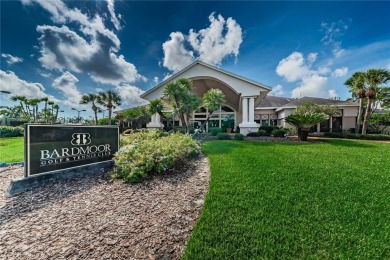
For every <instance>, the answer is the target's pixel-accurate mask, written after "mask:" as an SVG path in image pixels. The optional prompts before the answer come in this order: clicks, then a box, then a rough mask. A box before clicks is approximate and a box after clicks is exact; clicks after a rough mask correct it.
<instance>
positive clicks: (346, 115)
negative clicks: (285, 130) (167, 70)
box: [141, 61, 358, 135]
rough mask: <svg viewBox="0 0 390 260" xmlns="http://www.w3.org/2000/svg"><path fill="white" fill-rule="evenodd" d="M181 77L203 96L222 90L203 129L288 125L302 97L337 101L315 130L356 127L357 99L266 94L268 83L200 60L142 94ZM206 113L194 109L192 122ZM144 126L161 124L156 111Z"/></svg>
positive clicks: (153, 95)
mask: <svg viewBox="0 0 390 260" xmlns="http://www.w3.org/2000/svg"><path fill="white" fill-rule="evenodd" d="M180 78H188V79H191V80H192V82H193V86H194V91H195V92H196V94H197V95H198V96H199V97H202V96H203V94H204V93H206V92H207V91H208V90H210V89H212V88H215V89H220V90H221V91H222V92H223V93H224V94H225V99H226V103H225V104H224V105H223V106H221V108H220V109H219V111H215V112H214V113H213V114H212V117H211V119H210V121H209V122H208V125H207V126H206V129H205V130H206V131H207V130H208V129H209V128H210V127H220V128H223V129H230V128H232V129H236V127H237V126H238V127H239V129H240V133H242V134H244V135H247V134H248V133H250V132H257V131H258V129H259V127H260V126H264V125H280V126H283V127H290V126H289V125H288V124H287V123H286V122H285V121H284V119H285V117H287V116H288V115H290V114H291V113H292V111H293V110H294V109H295V108H296V107H297V106H299V105H300V104H302V103H303V102H305V101H310V102H314V103H316V104H319V105H322V104H329V105H336V106H337V107H338V108H339V113H338V115H337V116H334V117H332V118H330V119H329V120H328V122H323V123H321V124H319V125H318V132H323V131H322V130H324V131H325V130H328V131H329V130H330V129H336V128H337V129H338V130H348V129H349V128H354V127H355V122H356V116H357V110H358V105H357V104H356V103H352V102H345V101H339V100H330V99H321V98H309V97H304V98H300V99H291V98H282V97H273V96H267V95H268V93H269V92H270V91H271V87H269V86H267V85H265V84H262V83H258V82H255V81H253V80H250V79H247V78H244V77H241V76H239V75H236V74H233V73H231V72H228V71H225V70H222V69H220V68H217V67H215V66H212V65H209V64H206V63H204V62H201V61H195V62H193V63H192V64H190V65H189V66H187V67H186V68H184V69H183V70H181V71H179V72H178V73H176V74H174V75H172V76H171V77H170V78H168V79H167V80H165V81H163V82H161V83H160V84H158V85H157V86H155V87H153V88H152V89H150V90H149V91H147V92H145V93H144V94H142V95H141V98H143V99H146V100H148V101H151V100H154V99H158V98H161V97H162V95H163V91H164V88H165V86H166V84H167V83H169V82H172V81H175V80H178V79H180ZM207 115H208V111H207V110H206V109H204V108H201V109H200V111H198V112H194V113H193V116H192V121H193V123H194V125H195V126H197V125H198V126H200V125H201V124H202V123H203V122H204V121H205V120H206V118H207ZM326 126H327V127H326ZM147 127H148V128H162V127H163V124H162V122H161V119H160V116H159V115H158V114H156V115H153V116H152V117H151V122H150V123H149V124H147Z"/></svg>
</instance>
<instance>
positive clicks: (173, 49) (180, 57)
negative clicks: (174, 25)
mask: <svg viewBox="0 0 390 260" xmlns="http://www.w3.org/2000/svg"><path fill="white" fill-rule="evenodd" d="M169 36H170V37H171V39H170V40H168V41H166V42H164V43H163V50H164V62H163V66H164V67H166V68H168V69H169V70H170V71H173V72H178V71H179V70H181V69H183V68H184V67H185V66H187V65H189V64H190V63H191V62H193V61H194V60H195V57H194V53H193V52H192V51H188V50H186V48H185V47H184V43H185V38H184V35H183V34H182V33H181V32H173V33H171V34H170V35H169Z"/></svg>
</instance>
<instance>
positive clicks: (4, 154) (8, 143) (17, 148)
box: [0, 137, 24, 163]
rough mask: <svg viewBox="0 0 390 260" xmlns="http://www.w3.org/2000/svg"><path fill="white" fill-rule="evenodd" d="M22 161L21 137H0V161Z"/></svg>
mask: <svg viewBox="0 0 390 260" xmlns="http://www.w3.org/2000/svg"><path fill="white" fill-rule="evenodd" d="M23 161H24V151H23V137H13V138H0V162H7V163H11V162H23Z"/></svg>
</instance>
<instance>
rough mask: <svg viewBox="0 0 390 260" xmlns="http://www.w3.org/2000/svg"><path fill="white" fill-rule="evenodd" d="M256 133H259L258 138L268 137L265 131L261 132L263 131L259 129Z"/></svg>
mask: <svg viewBox="0 0 390 260" xmlns="http://www.w3.org/2000/svg"><path fill="white" fill-rule="evenodd" d="M258 133H259V136H268V135H269V134H268V133H267V131H265V130H263V129H260V130H259V131H258Z"/></svg>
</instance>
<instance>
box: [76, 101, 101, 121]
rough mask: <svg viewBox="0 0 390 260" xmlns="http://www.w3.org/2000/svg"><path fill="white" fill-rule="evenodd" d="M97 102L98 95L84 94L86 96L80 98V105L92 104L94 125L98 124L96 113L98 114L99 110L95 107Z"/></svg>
mask: <svg viewBox="0 0 390 260" xmlns="http://www.w3.org/2000/svg"><path fill="white" fill-rule="evenodd" d="M98 100H99V97H98V95H95V94H86V95H83V96H82V97H81V101H80V104H88V103H92V110H93V113H94V114H95V124H96V125H97V124H98V116H97V113H98V110H99V108H98V107H97V106H96V103H97V102H98Z"/></svg>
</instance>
